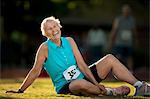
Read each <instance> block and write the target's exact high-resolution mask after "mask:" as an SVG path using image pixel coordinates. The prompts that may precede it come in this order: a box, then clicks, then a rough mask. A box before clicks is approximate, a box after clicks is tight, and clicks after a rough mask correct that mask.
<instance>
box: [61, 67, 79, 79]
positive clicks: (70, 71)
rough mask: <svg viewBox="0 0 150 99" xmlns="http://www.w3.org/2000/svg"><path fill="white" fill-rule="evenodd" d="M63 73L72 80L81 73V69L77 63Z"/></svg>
mask: <svg viewBox="0 0 150 99" xmlns="http://www.w3.org/2000/svg"><path fill="white" fill-rule="evenodd" d="M63 75H64V77H65V79H66V80H67V81H71V80H73V79H76V78H77V77H78V76H79V75H80V71H79V70H78V69H77V68H76V66H75V65H72V66H70V67H69V68H68V69H66V70H65V71H64V72H63Z"/></svg>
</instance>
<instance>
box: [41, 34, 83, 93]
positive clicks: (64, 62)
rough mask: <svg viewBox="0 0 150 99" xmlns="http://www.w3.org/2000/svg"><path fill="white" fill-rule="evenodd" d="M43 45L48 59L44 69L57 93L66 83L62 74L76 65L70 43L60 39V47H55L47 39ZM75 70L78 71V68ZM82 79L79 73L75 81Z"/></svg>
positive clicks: (81, 74) (62, 38)
mask: <svg viewBox="0 0 150 99" xmlns="http://www.w3.org/2000/svg"><path fill="white" fill-rule="evenodd" d="M45 43H46V44H47V46H48V58H47V60H46V61H45V63H44V69H45V70H46V71H47V73H48V74H49V76H50V77H51V79H52V82H53V84H54V87H55V90H56V92H57V93H58V92H59V90H60V89H61V88H62V87H63V86H64V85H65V84H67V83H68V81H66V79H65V78H64V76H63V72H64V71H65V70H66V69H67V68H69V67H70V66H72V65H76V66H77V63H76V60H75V57H74V54H73V50H72V47H71V45H70V42H69V41H68V40H67V39H66V38H65V37H61V46H57V45H56V44H55V43H53V42H52V41H51V40H49V39H48V40H47V41H46V42H45ZM77 69H78V70H79V68H78V67H77ZM79 71H80V70H79ZM80 72H81V71H80ZM83 77H84V75H83V73H80V75H79V76H78V77H77V79H83Z"/></svg>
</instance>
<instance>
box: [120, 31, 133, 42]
mask: <svg viewBox="0 0 150 99" xmlns="http://www.w3.org/2000/svg"><path fill="white" fill-rule="evenodd" d="M131 34H132V33H131V31H129V30H123V31H122V32H121V39H122V40H124V41H128V40H131V39H132V38H131V36H132V35H131Z"/></svg>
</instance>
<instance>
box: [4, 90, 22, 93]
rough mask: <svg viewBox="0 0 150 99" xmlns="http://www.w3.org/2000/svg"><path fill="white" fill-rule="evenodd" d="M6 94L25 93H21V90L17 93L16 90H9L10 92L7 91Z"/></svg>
mask: <svg viewBox="0 0 150 99" xmlns="http://www.w3.org/2000/svg"><path fill="white" fill-rule="evenodd" d="M6 93H23V91H21V90H20V89H19V90H17V91H15V90H9V91H6Z"/></svg>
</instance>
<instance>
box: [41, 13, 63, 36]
mask: <svg viewBox="0 0 150 99" xmlns="http://www.w3.org/2000/svg"><path fill="white" fill-rule="evenodd" d="M47 21H55V22H56V23H57V24H58V26H59V27H60V28H62V26H61V24H60V21H59V19H56V18H55V17H54V16H51V17H47V18H45V19H44V20H43V21H42V23H41V31H42V35H43V36H45V23H46V22H47Z"/></svg>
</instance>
